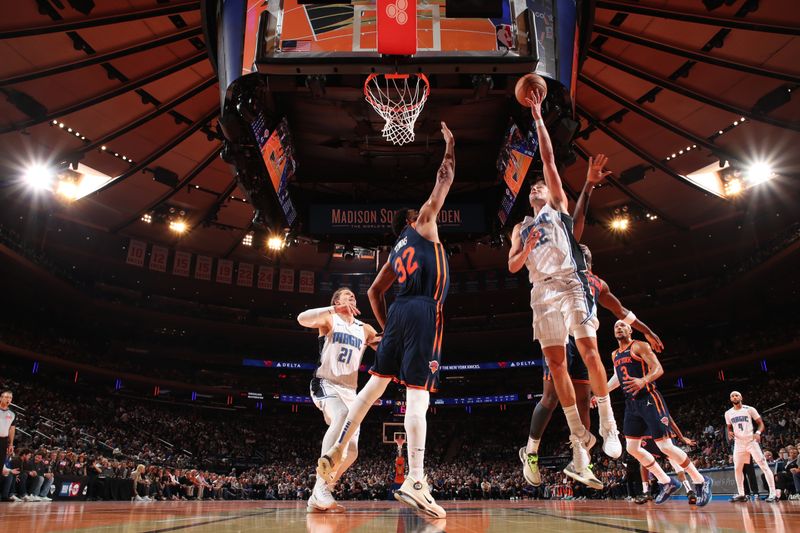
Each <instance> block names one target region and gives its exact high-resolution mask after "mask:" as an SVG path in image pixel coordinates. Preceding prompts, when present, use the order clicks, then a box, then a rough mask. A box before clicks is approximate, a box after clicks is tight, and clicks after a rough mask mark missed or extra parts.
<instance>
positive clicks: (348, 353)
mask: <svg viewBox="0 0 800 533" xmlns="http://www.w3.org/2000/svg"><path fill="white" fill-rule="evenodd" d="M351 357H353V349H352V348H342V351H341V352H339V362H340V363H344V364H346V365H349V364H350V358H351Z"/></svg>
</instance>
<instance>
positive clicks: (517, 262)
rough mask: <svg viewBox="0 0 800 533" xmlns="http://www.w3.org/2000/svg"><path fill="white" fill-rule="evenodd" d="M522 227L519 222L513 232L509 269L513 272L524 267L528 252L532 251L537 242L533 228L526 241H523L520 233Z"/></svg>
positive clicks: (509, 252)
mask: <svg viewBox="0 0 800 533" xmlns="http://www.w3.org/2000/svg"><path fill="white" fill-rule="evenodd" d="M520 227H521V226H520V225H519V224H517V225H516V226H514V230H513V231H512V232H511V249H509V250H508V271H509V272H511V273H512V274H516V273H517V272H519V271H520V269H521V268H522V267H523V265H524V264H525V259H526V258H527V257H528V254H530V253H531V250H532V249H533V244H534V242H535V241H534V239H532V238H531V237H532V236H533V234H534V233H535V230H531V235H529V236H528V239H527V240H526V241H523V240H522V235H521V234H520Z"/></svg>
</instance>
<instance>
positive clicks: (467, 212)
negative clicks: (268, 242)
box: [308, 204, 486, 234]
mask: <svg viewBox="0 0 800 533" xmlns="http://www.w3.org/2000/svg"><path fill="white" fill-rule="evenodd" d="M403 207H414V208H418V207H419V206H418V205H417V206H414V205H409V204H383V205H380V204H378V205H376V204H369V205H367V204H337V205H321V204H320V205H312V206H311V207H310V209H309V215H310V216H309V222H308V227H309V230H310V232H311V233H314V234H332V233H340V234H353V233H389V232H391V230H392V216H393V215H394V211H395V210H397V209H400V208H403ZM485 218H486V217H485V216H484V208H483V206H482V205H481V204H445V205H444V206H443V207H442V210H441V211H439V217H438V220H437V222H438V224H439V230H440V231H442V232H444V233H483V232H485V231H486V220H485Z"/></svg>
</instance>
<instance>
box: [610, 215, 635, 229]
mask: <svg viewBox="0 0 800 533" xmlns="http://www.w3.org/2000/svg"><path fill="white" fill-rule="evenodd" d="M630 224H631V222H630V220H629V219H628V217H614V218H612V219H611V229H612V230H614V231H619V232H625V231H628V228H629V227H630Z"/></svg>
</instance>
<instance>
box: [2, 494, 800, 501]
mask: <svg viewBox="0 0 800 533" xmlns="http://www.w3.org/2000/svg"><path fill="white" fill-rule="evenodd" d="M791 498H792V497H791V496H789V499H791ZM8 499H9V500H11V501H12V502H14V503H16V502H21V501H22V500H21V499H19V496H17V495H16V494H12V495H11V496H9V497H8Z"/></svg>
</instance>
